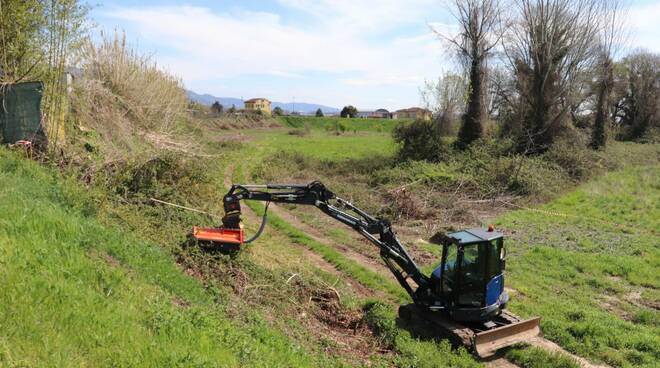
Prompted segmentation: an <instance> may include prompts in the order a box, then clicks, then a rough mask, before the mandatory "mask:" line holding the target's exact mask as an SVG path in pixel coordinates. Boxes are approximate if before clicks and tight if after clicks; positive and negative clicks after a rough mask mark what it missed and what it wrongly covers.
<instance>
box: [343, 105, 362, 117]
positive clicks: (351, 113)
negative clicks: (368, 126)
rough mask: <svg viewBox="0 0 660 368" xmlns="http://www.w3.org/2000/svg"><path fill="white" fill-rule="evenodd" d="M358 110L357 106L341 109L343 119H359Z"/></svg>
mask: <svg viewBox="0 0 660 368" xmlns="http://www.w3.org/2000/svg"><path fill="white" fill-rule="evenodd" d="M357 114H358V110H357V108H356V107H355V106H353V105H348V106H344V108H343V109H341V113H340V114H339V115H340V116H341V117H342V118H355V117H357Z"/></svg>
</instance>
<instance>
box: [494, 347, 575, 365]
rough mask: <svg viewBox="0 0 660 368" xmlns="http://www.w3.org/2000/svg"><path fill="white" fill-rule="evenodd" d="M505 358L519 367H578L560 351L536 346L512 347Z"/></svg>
mask: <svg viewBox="0 0 660 368" xmlns="http://www.w3.org/2000/svg"><path fill="white" fill-rule="evenodd" d="M505 356H506V358H507V359H508V360H509V361H511V362H514V363H516V364H517V365H518V366H520V367H521V368H579V367H580V365H579V364H578V362H576V361H575V360H574V359H573V358H570V357H568V356H567V355H566V354H563V353H560V352H548V351H545V350H543V349H541V348H538V347H526V348H512V349H509V350H508V351H507V352H506V355H505Z"/></svg>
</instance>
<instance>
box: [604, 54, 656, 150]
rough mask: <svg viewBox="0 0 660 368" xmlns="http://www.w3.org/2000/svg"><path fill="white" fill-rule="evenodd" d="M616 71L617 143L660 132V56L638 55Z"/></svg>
mask: <svg viewBox="0 0 660 368" xmlns="http://www.w3.org/2000/svg"><path fill="white" fill-rule="evenodd" d="M622 64H623V66H624V67H623V68H619V71H620V75H619V79H620V84H623V86H621V87H620V88H619V89H618V94H617V96H616V97H615V99H616V101H617V102H616V106H615V108H616V110H617V111H616V112H615V114H617V116H618V117H619V118H620V120H621V125H622V129H621V132H620V136H619V138H620V139H624V140H643V139H644V138H648V136H647V134H648V133H650V132H655V133H657V130H658V129H660V102H658V101H660V86H659V85H658V82H657V81H658V79H660V55H658V54H654V53H649V52H645V51H637V52H634V53H632V54H631V55H628V56H627V57H626V58H625V59H624V60H623V61H622Z"/></svg>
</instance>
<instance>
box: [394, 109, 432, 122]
mask: <svg viewBox="0 0 660 368" xmlns="http://www.w3.org/2000/svg"><path fill="white" fill-rule="evenodd" d="M392 119H413V120H431V111H430V110H427V109H423V108H421V107H411V108H408V109H401V110H397V111H395V112H394V113H392Z"/></svg>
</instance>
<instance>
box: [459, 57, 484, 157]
mask: <svg viewBox="0 0 660 368" xmlns="http://www.w3.org/2000/svg"><path fill="white" fill-rule="evenodd" d="M481 69H482V60H481V58H480V57H473V58H472V63H471V65H470V90H469V92H468V102H467V111H466V112H465V115H463V124H462V125H461V129H460V130H459V132H458V140H457V142H456V143H457V146H458V148H460V149H465V148H467V147H468V146H469V145H470V144H471V143H472V142H474V141H475V140H477V139H479V138H481V136H482V134H483V127H482V126H481V117H482V114H483V112H482V106H481V101H482V98H481V96H482V95H483V91H482V89H483V85H482V82H483V75H482V74H483V73H482V70H481Z"/></svg>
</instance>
